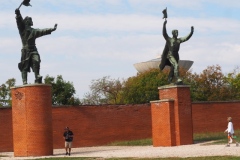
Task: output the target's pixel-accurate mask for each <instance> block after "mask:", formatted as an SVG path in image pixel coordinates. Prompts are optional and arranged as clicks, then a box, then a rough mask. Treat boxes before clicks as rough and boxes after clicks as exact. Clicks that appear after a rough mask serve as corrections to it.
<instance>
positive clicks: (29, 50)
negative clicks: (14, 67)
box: [15, 0, 57, 85]
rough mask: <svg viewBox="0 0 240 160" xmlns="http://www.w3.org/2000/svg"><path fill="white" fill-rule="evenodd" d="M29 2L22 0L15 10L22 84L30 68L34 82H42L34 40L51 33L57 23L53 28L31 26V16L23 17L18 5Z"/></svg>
mask: <svg viewBox="0 0 240 160" xmlns="http://www.w3.org/2000/svg"><path fill="white" fill-rule="evenodd" d="M29 2H30V0H24V1H23V2H22V3H21V4H20V6H19V7H18V8H17V9H16V10H15V14H16V22H17V27H18V30H19V34H20V37H21V40H22V50H21V52H22V54H21V62H20V63H19V64H18V68H19V70H20V71H21V73H22V81H23V84H24V85H25V84H27V73H28V72H30V68H31V69H32V70H33V72H34V74H35V83H42V76H40V74H39V72H40V62H41V59H40V55H39V53H38V50H37V47H36V44H35V40H36V38H39V37H41V36H44V35H48V34H51V32H53V31H55V30H56V29H57V24H55V26H54V28H47V29H34V28H32V27H31V26H32V25H33V21H32V18H31V17H28V16H27V17H25V18H24V19H23V18H22V15H21V13H20V7H21V6H22V5H24V6H31V5H30V3H29Z"/></svg>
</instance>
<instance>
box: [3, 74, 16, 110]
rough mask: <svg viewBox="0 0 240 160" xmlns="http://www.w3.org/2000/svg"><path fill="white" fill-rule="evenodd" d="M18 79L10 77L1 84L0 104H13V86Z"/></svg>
mask: <svg viewBox="0 0 240 160" xmlns="http://www.w3.org/2000/svg"><path fill="white" fill-rule="evenodd" d="M15 83H16V80H15V79H14V78H11V79H8V80H7V81H6V82H5V84H2V85H1V86H0V106H12V98H11V87H14V86H15Z"/></svg>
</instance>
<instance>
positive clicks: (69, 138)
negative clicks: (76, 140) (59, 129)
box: [63, 127, 73, 156]
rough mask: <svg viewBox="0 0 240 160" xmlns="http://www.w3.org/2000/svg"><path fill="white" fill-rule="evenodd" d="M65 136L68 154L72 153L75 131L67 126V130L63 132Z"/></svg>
mask: <svg viewBox="0 0 240 160" xmlns="http://www.w3.org/2000/svg"><path fill="white" fill-rule="evenodd" d="M63 138H64V139H65V149H66V155H69V156H70V155H71V148H72V141H73V132H72V131H71V130H70V129H69V127H66V128H65V132H64V133H63Z"/></svg>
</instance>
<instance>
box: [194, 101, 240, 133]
mask: <svg viewBox="0 0 240 160" xmlns="http://www.w3.org/2000/svg"><path fill="white" fill-rule="evenodd" d="M192 106H193V107H192V113H193V114H192V116H193V132H194V133H207V132H223V131H224V130H225V129H227V124H228V123H227V117H232V118H233V125H234V129H235V130H236V129H240V102H211V103H208V102H198V103H192ZM238 136H240V135H238Z"/></svg>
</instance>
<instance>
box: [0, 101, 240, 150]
mask: <svg viewBox="0 0 240 160" xmlns="http://www.w3.org/2000/svg"><path fill="white" fill-rule="evenodd" d="M52 113H53V115H52V116H53V143H54V148H63V136H62V134H63V131H64V130H63V129H64V127H65V126H69V127H70V128H71V129H72V131H73V132H74V135H75V137H74V147H81V146H97V145H104V144H107V143H109V142H111V141H120V140H131V139H132V140H133V139H143V138H150V137H151V136H152V127H151V123H152V122H151V107H150V104H142V105H119V106H116V105H108V106H76V107H72V106H62V107H53V110H52ZM192 116H193V132H194V133H201V132H222V131H224V130H225V129H226V127H227V121H226V119H227V117H228V116H232V117H233V124H234V128H235V129H240V124H239V123H240V102H211V103H210V102H209V103H192ZM0 128H1V132H0V137H1V138H0V152H5V151H13V144H12V142H13V140H12V138H13V134H12V111H11V108H0Z"/></svg>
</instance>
